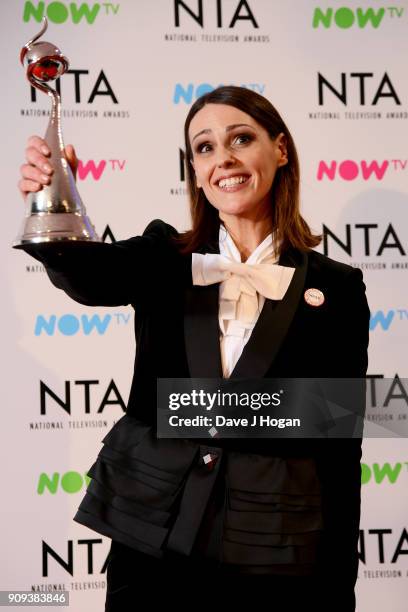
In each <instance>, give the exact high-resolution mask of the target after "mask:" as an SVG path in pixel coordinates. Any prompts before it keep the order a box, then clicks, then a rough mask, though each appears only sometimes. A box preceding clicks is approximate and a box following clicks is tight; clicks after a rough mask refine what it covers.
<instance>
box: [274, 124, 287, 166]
mask: <svg viewBox="0 0 408 612" xmlns="http://www.w3.org/2000/svg"><path fill="white" fill-rule="evenodd" d="M276 145H277V147H278V151H279V159H278V166H285V165H286V164H287V163H288V150H287V139H286V135H285V134H284V133H283V132H281V133H280V134H279V135H278V136H277V137H276Z"/></svg>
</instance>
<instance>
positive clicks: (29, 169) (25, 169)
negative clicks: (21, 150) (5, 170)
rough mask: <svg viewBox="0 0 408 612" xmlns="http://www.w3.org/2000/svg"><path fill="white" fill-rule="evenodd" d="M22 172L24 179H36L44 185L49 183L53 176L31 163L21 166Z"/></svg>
mask: <svg viewBox="0 0 408 612" xmlns="http://www.w3.org/2000/svg"><path fill="white" fill-rule="evenodd" d="M20 174H21V176H22V178H23V179H29V180H31V181H35V182H36V183H41V184H42V185H48V184H49V183H50V181H51V177H50V176H49V175H48V174H45V173H44V172H43V171H42V170H39V169H38V168H36V167H35V166H31V165H30V164H24V165H23V166H21V168H20Z"/></svg>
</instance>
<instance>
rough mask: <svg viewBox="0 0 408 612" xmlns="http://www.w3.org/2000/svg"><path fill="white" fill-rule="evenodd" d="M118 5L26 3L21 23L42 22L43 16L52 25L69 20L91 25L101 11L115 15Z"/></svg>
mask: <svg viewBox="0 0 408 612" xmlns="http://www.w3.org/2000/svg"><path fill="white" fill-rule="evenodd" d="M119 6H120V5H119V4H112V3H111V2H103V3H102V4H99V3H98V2H96V3H95V4H92V5H91V6H90V5H89V4H86V2H83V3H82V4H76V3H75V2H70V3H69V4H68V3H66V2H50V3H49V4H47V7H46V6H45V2H38V3H37V5H35V4H34V3H33V2H26V3H25V4H24V12H23V21H25V22H27V21H30V19H34V20H35V21H38V23H39V22H40V21H41V20H42V18H43V17H44V15H46V17H47V18H48V19H49V21H51V22H52V23H65V22H66V21H67V20H68V19H69V18H71V19H72V23H75V24H77V23H80V22H81V21H82V20H85V21H86V22H87V23H89V24H92V23H93V22H94V21H95V19H96V18H97V16H98V15H99V11H100V10H101V9H102V10H103V11H104V12H105V14H106V15H117V13H118V11H119Z"/></svg>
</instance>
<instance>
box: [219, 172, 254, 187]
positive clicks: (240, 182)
mask: <svg viewBox="0 0 408 612" xmlns="http://www.w3.org/2000/svg"><path fill="white" fill-rule="evenodd" d="M250 178H251V177H250V176H248V175H244V174H242V175H239V176H233V177H231V178H226V179H221V180H220V181H218V183H217V186H218V188H219V189H221V191H237V189H240V188H242V187H243V186H244V185H245V183H247V182H248V181H249V179H250Z"/></svg>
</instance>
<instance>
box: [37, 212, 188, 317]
mask: <svg viewBox="0 0 408 612" xmlns="http://www.w3.org/2000/svg"><path fill="white" fill-rule="evenodd" d="M173 235H177V230H176V229H175V228H174V227H172V226H171V225H169V224H167V223H165V222H164V221H162V220H160V219H155V220H153V221H151V223H149V225H148V226H147V227H146V229H145V230H144V232H143V234H142V235H141V236H135V237H133V238H130V239H128V240H120V241H118V242H115V243H93V244H89V243H75V242H73V243H61V244H58V245H57V244H42V245H38V246H36V247H30V250H29V251H28V252H29V254H30V255H32V256H33V257H35V258H36V259H38V260H39V261H40V262H41V263H43V265H44V266H45V269H46V272H47V274H48V277H49V278H50V280H51V282H52V283H53V285H55V287H57V288H58V289H62V290H63V291H65V293H66V294H67V295H69V296H70V297H71V298H72V299H73V300H75V301H76V302H79V303H80V304H85V305H87V306H121V305H126V304H134V303H137V302H140V301H143V300H144V299H148V298H149V296H151V294H152V292H154V290H155V287H157V286H160V279H161V278H163V277H165V276H166V275H167V274H168V272H169V267H173V270H172V272H173V273H174V271H175V270H174V267H175V266H176V261H175V258H176V249H175V248H174V247H171V246H170V238H171V236H173Z"/></svg>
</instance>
